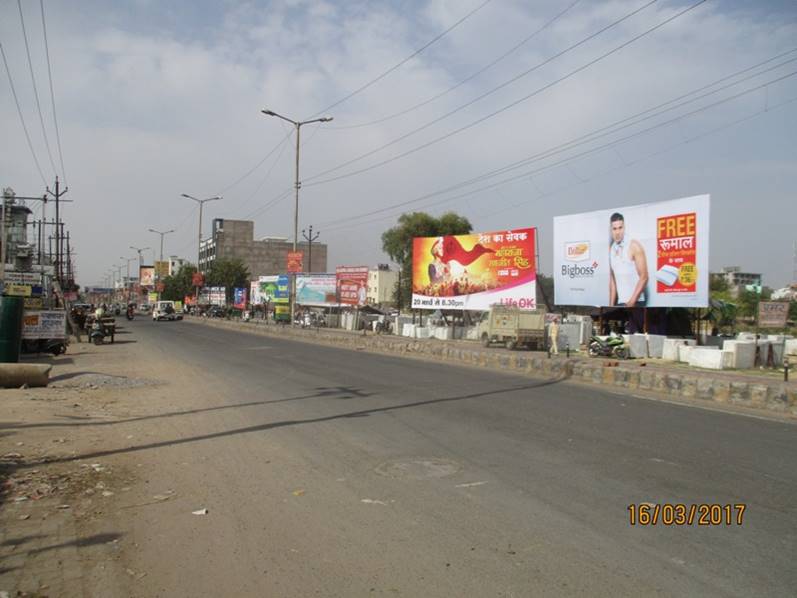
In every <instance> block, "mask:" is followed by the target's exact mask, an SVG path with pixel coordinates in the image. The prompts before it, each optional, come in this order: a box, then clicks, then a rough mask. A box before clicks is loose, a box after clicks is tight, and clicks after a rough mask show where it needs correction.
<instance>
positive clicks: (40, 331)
mask: <svg viewBox="0 0 797 598" xmlns="http://www.w3.org/2000/svg"><path fill="white" fill-rule="evenodd" d="M64 336H66V312H65V311H63V310H60V311H56V310H52V311H31V312H25V315H24V316H23V318H22V338H24V339H37V338H64Z"/></svg>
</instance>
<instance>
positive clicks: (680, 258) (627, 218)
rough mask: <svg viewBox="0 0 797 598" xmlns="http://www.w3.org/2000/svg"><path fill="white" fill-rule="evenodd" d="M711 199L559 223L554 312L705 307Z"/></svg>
mask: <svg viewBox="0 0 797 598" xmlns="http://www.w3.org/2000/svg"><path fill="white" fill-rule="evenodd" d="M709 207H710V197H709V196H708V195H697V196H694V197H685V198H682V199H674V200H670V201H662V202H657V203H650V204H643V205H638V206H628V207H624V208H614V209H609V210H599V211H596V212H587V213H583V214H573V215H570V216H557V217H555V218H554V220H553V228H554V233H553V234H554V294H555V296H556V304H557V305H594V306H612V305H618V306H627V307H707V306H708V280H709V272H708V247H709Z"/></svg>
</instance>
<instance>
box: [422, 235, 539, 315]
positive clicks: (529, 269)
mask: <svg viewBox="0 0 797 598" xmlns="http://www.w3.org/2000/svg"><path fill="white" fill-rule="evenodd" d="M536 233H537V229H535V228H519V229H514V230H506V231H498V232H491V233H474V234H469V235H452V236H447V237H416V238H415V239H413V242H412V307H414V308H416V309H463V310H464V309H475V310H488V309H490V306H491V305H512V306H516V307H520V308H522V309H535V308H536V307H537V288H536V282H537V264H536V261H535V255H534V254H535V247H536Z"/></svg>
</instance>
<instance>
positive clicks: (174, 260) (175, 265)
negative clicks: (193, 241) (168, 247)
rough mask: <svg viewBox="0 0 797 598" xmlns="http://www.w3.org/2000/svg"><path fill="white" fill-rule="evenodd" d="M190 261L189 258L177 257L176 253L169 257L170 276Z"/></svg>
mask: <svg viewBox="0 0 797 598" xmlns="http://www.w3.org/2000/svg"><path fill="white" fill-rule="evenodd" d="M187 263H188V260H185V259H183V258H181V257H177V256H176V255H172V256H170V257H169V276H174V275H175V274H177V273H178V272H179V271H180V270H182V268H183V266H185V265H186V264H187Z"/></svg>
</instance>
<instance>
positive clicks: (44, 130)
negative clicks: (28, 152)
mask: <svg viewBox="0 0 797 598" xmlns="http://www.w3.org/2000/svg"><path fill="white" fill-rule="evenodd" d="M17 6H18V7H19V21H20V23H21V24H22V37H23V38H24V40H25V53H26V54H27V56H28V70H29V71H30V81H31V83H32V84H33V97H34V98H35V99H36V110H37V112H38V113H39V123H41V127H42V136H43V137H44V146H45V147H46V148H47V156H48V157H49V158H50V166H52V167H53V172H54V173H55V174H58V169H57V168H56V167H55V161H54V160H53V153H52V151H51V150H50V139H49V138H48V137H47V128H46V127H45V126H44V116H42V105H41V102H40V101H39V89H38V86H37V85H36V76H35V75H34V73H33V61H32V60H31V57H30V45H29V44H28V32H27V29H26V28H25V17H24V15H23V14H22V0H17Z"/></svg>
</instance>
